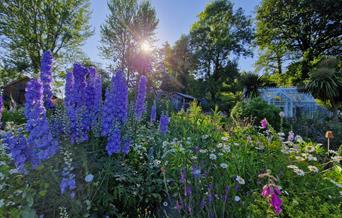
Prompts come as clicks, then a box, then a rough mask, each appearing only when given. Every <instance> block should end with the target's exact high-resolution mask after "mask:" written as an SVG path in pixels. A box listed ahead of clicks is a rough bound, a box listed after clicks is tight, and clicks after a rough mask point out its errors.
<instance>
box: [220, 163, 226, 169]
mask: <svg viewBox="0 0 342 218" xmlns="http://www.w3.org/2000/svg"><path fill="white" fill-rule="evenodd" d="M220 167H222V168H223V169H226V168H227V167H228V165H227V164H226V163H221V164H220Z"/></svg>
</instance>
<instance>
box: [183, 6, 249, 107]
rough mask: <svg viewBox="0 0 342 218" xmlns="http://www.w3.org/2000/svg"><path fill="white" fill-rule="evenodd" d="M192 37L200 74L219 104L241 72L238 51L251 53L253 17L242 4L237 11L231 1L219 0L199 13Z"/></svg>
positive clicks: (198, 75) (209, 92)
mask: <svg viewBox="0 0 342 218" xmlns="http://www.w3.org/2000/svg"><path fill="white" fill-rule="evenodd" d="M190 38H191V46H192V49H193V52H194V54H195V57H196V60H197V67H196V68H197V69H196V76H197V77H198V78H199V79H200V80H202V81H203V83H204V84H205V86H204V87H206V89H205V90H204V91H205V94H209V97H210V99H211V102H212V103H213V104H217V103H218V100H219V98H220V96H219V95H220V91H221V89H222V88H223V87H224V86H225V87H227V86H229V84H231V83H232V82H233V81H234V80H235V79H236V78H237V76H238V70H237V64H236V59H232V58H233V57H234V55H235V57H236V58H237V57H239V56H241V55H243V56H246V55H251V51H250V49H249V48H248V47H247V45H248V44H250V42H251V40H252V38H253V29H252V27H251V20H250V18H248V17H246V16H245V15H244V13H243V10H242V9H241V8H239V9H237V10H236V11H234V10H233V4H232V3H231V2H230V1H228V0H216V1H213V2H211V3H209V4H208V5H207V6H206V8H205V9H204V11H203V12H201V13H200V14H199V15H198V21H197V22H196V23H194V24H193V26H192V28H191V31H190Z"/></svg>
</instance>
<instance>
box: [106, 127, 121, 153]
mask: <svg viewBox="0 0 342 218" xmlns="http://www.w3.org/2000/svg"><path fill="white" fill-rule="evenodd" d="M106 150H107V153H108V155H109V156H112V154H113V153H119V152H120V151H121V131H120V129H118V128H116V129H115V130H114V132H113V133H112V134H111V135H110V137H109V139H108V144H107V146H106Z"/></svg>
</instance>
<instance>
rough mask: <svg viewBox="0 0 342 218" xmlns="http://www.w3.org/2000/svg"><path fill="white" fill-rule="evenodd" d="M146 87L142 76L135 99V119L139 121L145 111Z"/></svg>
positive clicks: (145, 79) (144, 78)
mask: <svg viewBox="0 0 342 218" xmlns="http://www.w3.org/2000/svg"><path fill="white" fill-rule="evenodd" d="M146 85H147V78H146V76H144V75H142V76H141V77H140V81H139V87H138V90H137V96H136V99H135V119H136V120H138V121H140V120H141V118H142V116H143V113H144V111H145V98H146Z"/></svg>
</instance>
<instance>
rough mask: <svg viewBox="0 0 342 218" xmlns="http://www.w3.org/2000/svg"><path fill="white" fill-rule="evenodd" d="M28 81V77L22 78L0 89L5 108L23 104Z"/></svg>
mask: <svg viewBox="0 0 342 218" xmlns="http://www.w3.org/2000/svg"><path fill="white" fill-rule="evenodd" d="M28 81H30V78H29V77H23V78H21V79H18V80H15V81H13V82H11V83H8V84H7V85H4V86H3V87H1V89H2V95H3V96H2V97H3V100H4V102H5V104H7V106H10V107H14V106H16V105H23V104H24V103H25V88H26V84H27V83H28Z"/></svg>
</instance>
